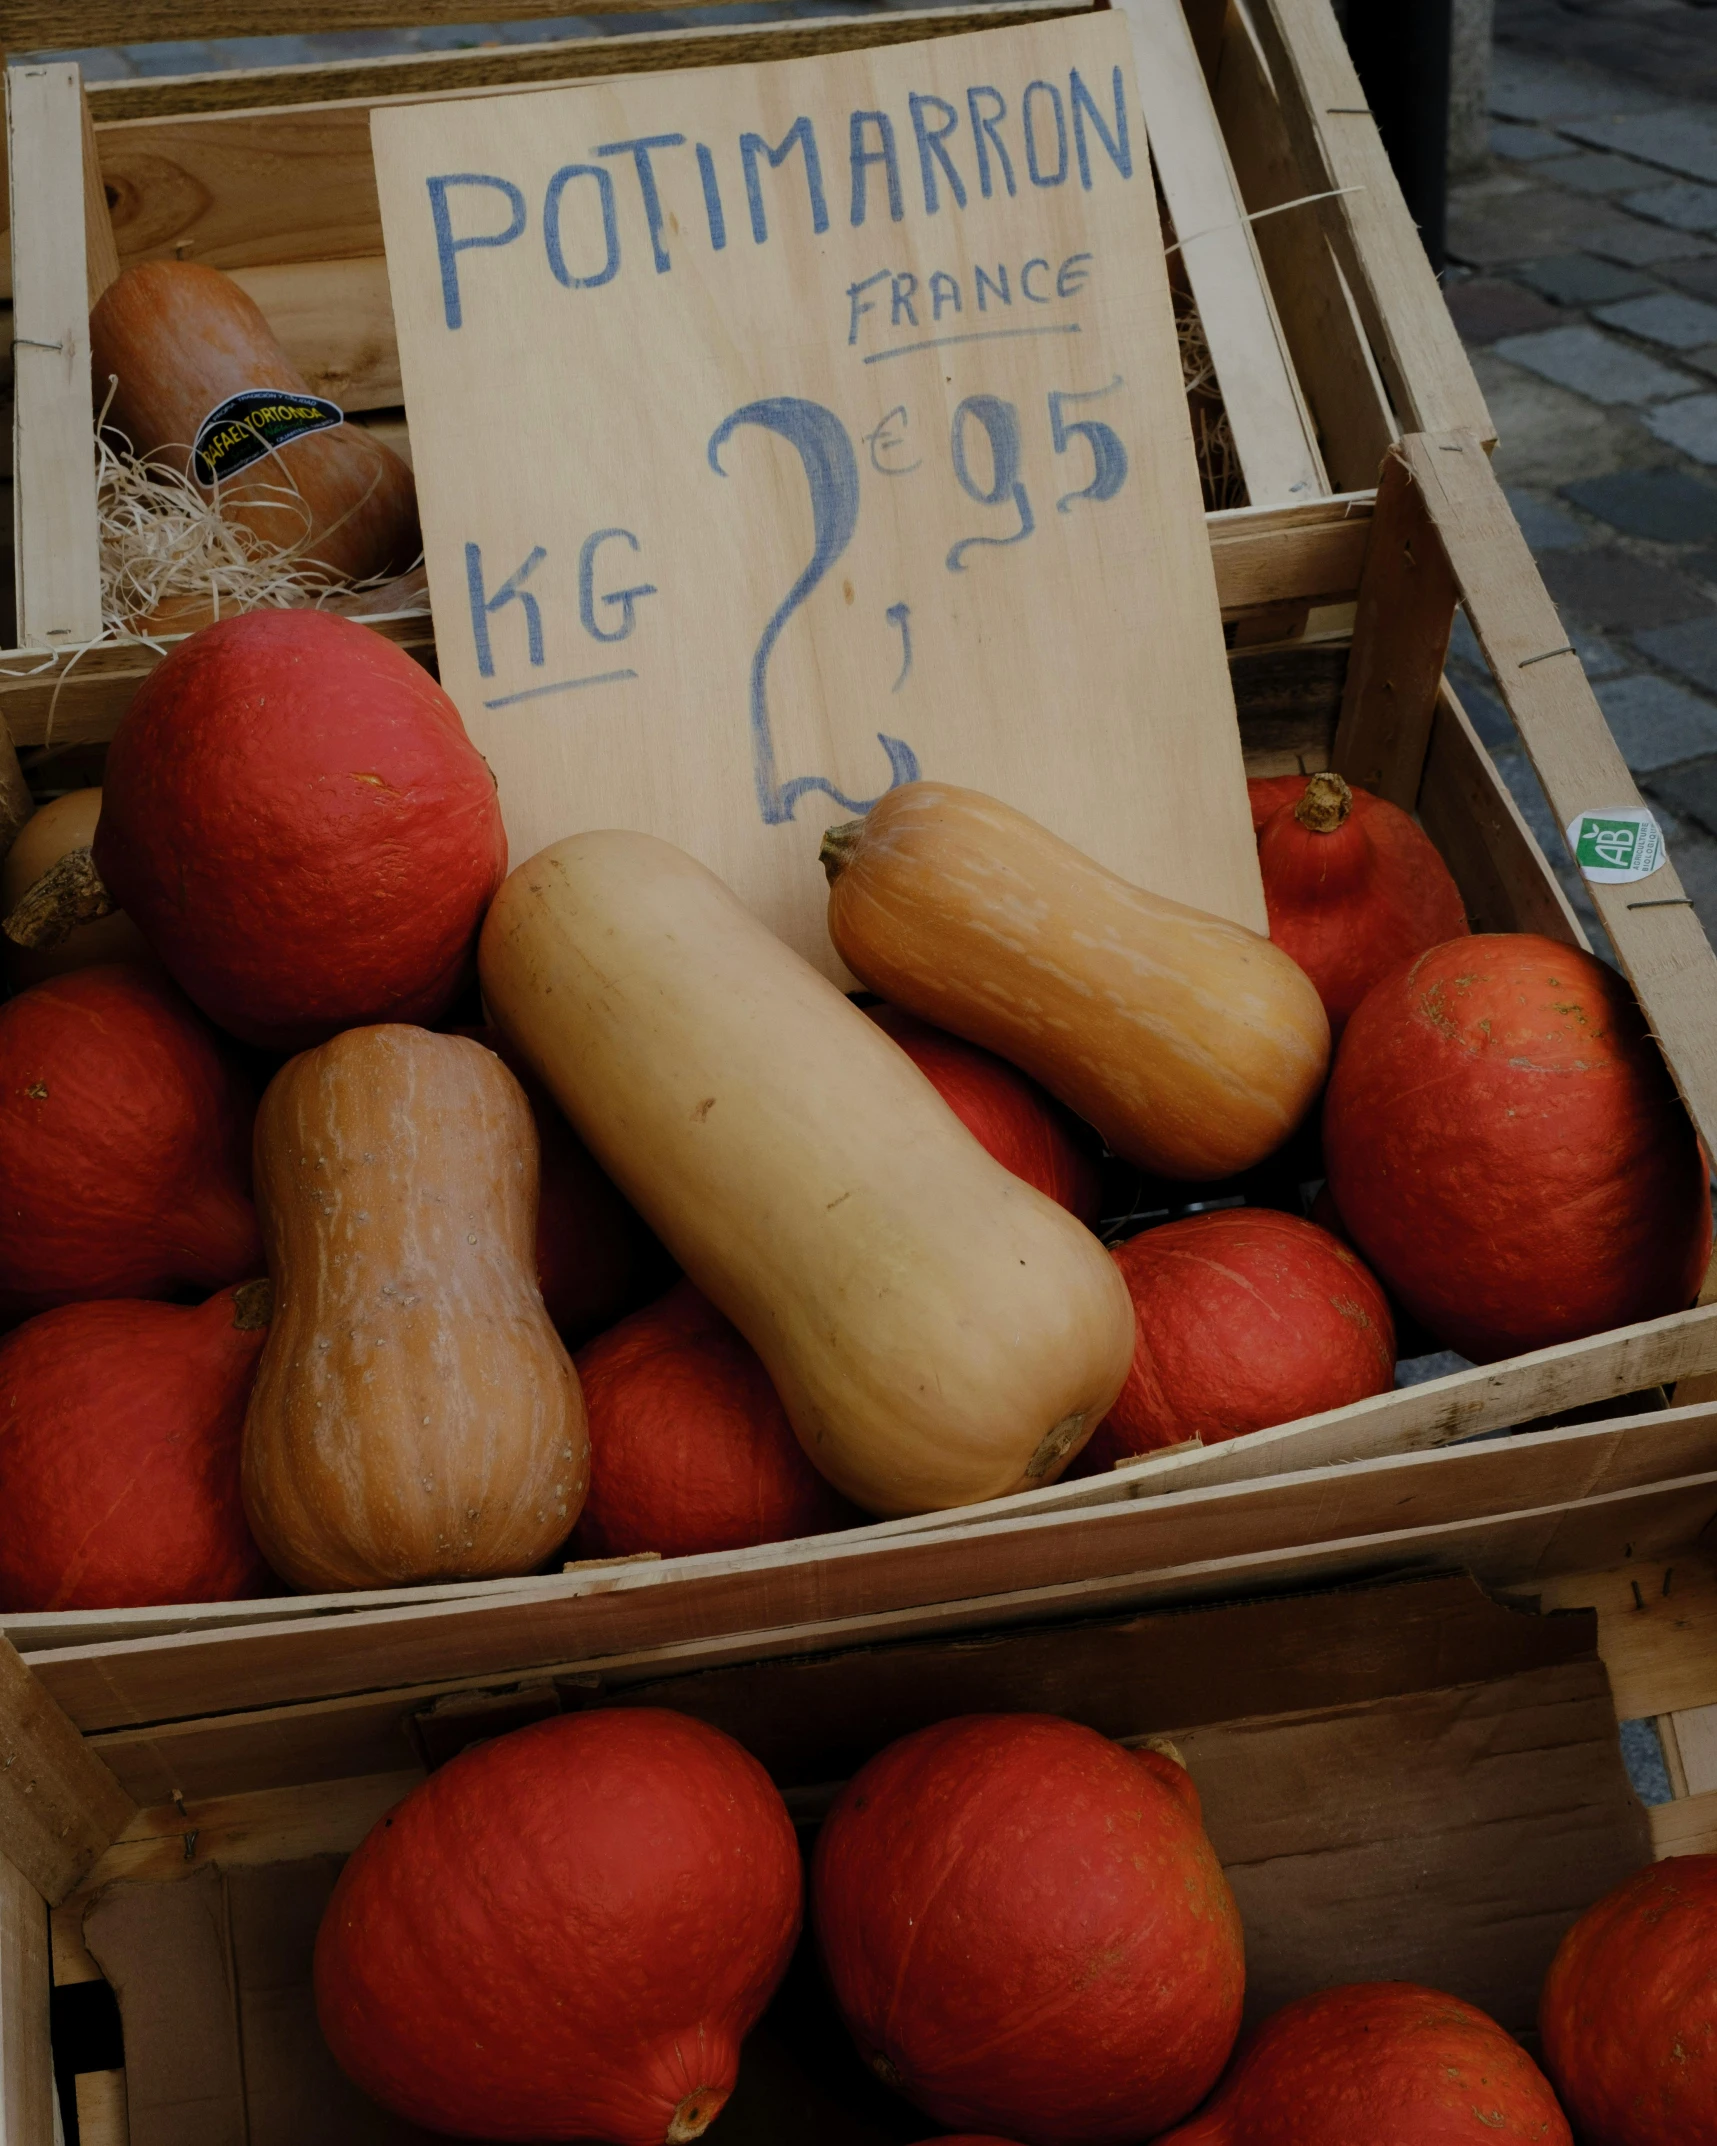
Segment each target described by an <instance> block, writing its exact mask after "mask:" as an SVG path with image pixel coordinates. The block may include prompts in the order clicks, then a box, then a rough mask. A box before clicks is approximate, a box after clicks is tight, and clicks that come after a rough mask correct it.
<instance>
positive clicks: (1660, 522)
mask: <svg viewBox="0 0 1717 2146" xmlns="http://www.w3.org/2000/svg"><path fill="white" fill-rule="evenodd" d="M1562 496H1563V498H1564V499H1569V500H1572V501H1573V503H1574V505H1575V506H1577V507H1584V508H1585V510H1586V512H1587V513H1588V514H1595V515H1597V516H1598V518H1599V519H1600V520H1601V521H1606V522H1608V523H1609V524H1610V526H1611V527H1612V528H1613V529H1620V530H1622V531H1623V532H1624V533H1625V534H1626V535H1628V536H1636V537H1648V538H1649V539H1650V540H1651V541H1652V542H1653V543H1654V544H1704V543H1709V542H1717V487H1714V486H1712V485H1709V484H1701V483H1700V481H1699V479H1698V478H1697V477H1690V476H1689V475H1688V474H1687V472H1686V471H1685V470H1680V469H1626V470H1614V471H1612V472H1611V473H1610V474H1609V475H1608V476H1604V477H1582V478H1580V479H1578V481H1577V482H1575V483H1573V484H1565V485H1564V486H1563V487H1562Z"/></svg>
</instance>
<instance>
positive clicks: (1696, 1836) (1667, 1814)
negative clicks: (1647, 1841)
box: [1646, 1794, 1717, 1862]
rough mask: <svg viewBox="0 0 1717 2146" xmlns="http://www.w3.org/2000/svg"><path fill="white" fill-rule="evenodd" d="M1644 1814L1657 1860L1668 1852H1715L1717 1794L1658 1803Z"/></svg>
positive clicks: (1671, 1853) (1716, 1845) (1716, 1842)
mask: <svg viewBox="0 0 1717 2146" xmlns="http://www.w3.org/2000/svg"><path fill="white" fill-rule="evenodd" d="M1646 1817H1647V1819H1648V1821H1649V1822H1650V1825H1651V1845H1652V1853H1653V1854H1654V1855H1655V1856H1656V1857H1657V1859H1658V1860H1659V1862H1661V1861H1662V1860H1663V1858H1664V1857H1665V1856H1669V1855H1717V1794H1706V1795H1703V1796H1689V1797H1687V1798H1686V1799H1685V1800H1684V1801H1682V1802H1679V1803H1660V1804H1658V1805H1657V1807H1656V1808H1655V1809H1654V1810H1650V1811H1647V1813H1646Z"/></svg>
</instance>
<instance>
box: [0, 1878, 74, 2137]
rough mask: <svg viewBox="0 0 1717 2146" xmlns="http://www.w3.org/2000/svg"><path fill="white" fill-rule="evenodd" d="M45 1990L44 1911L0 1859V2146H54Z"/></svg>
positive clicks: (37, 1897) (35, 1895)
mask: <svg viewBox="0 0 1717 2146" xmlns="http://www.w3.org/2000/svg"><path fill="white" fill-rule="evenodd" d="M48 1991H49V1980H48V1911H47V1909H46V1908H45V1907H44V1906H43V1905H42V1900H41V1896H40V1895H39V1894H38V1893H37V1891H36V1889H35V1888H34V1886H32V1885H31V1883H30V1882H29V1880H28V1879H27V1878H26V1877H25V1876H24V1875H23V1873H22V1872H21V1871H19V1870H18V1869H16V1868H15V1867H14V1866H13V1865H12V1864H11V1863H9V1862H7V1860H6V1858H5V1857H4V1856H3V1855H0V2146H58V2141H59V2138H60V2127H59V2121H58V2117H59V2111H58V2108H57V2106H56V2104H55V2099H54V2057H53V2049H52V2047H51V2045H50V2042H49V2039H48Z"/></svg>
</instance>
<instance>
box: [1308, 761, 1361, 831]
mask: <svg viewBox="0 0 1717 2146" xmlns="http://www.w3.org/2000/svg"><path fill="white" fill-rule="evenodd" d="M1352 810H1353V792H1352V791H1351V790H1350V789H1349V788H1348V786H1347V784H1346V783H1345V782H1343V781H1342V779H1341V777H1340V776H1339V775H1314V776H1313V777H1312V779H1311V781H1310V782H1308V783H1307V784H1306V787H1305V794H1304V795H1303V796H1302V797H1301V799H1300V801H1299V803H1298V804H1297V805H1296V806H1295V807H1294V817H1295V819H1296V820H1298V821H1299V823H1300V825H1301V826H1302V827H1304V828H1307V829H1309V831H1310V832H1311V833H1312V834H1314V835H1333V834H1334V833H1335V831H1336V829H1337V828H1338V827H1339V826H1340V825H1341V824H1342V822H1343V821H1344V820H1345V819H1346V818H1347V816H1348V814H1349V813H1350V812H1351V811H1352Z"/></svg>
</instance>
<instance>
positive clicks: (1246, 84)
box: [1195, 7, 1400, 491]
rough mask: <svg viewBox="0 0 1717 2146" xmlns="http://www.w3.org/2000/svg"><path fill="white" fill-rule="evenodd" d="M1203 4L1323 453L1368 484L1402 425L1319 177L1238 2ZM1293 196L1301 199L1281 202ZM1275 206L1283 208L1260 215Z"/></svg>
mask: <svg viewBox="0 0 1717 2146" xmlns="http://www.w3.org/2000/svg"><path fill="white" fill-rule="evenodd" d="M1204 14H1205V19H1206V20H1207V21H1212V20H1214V21H1216V22H1217V23H1218V25H1219V28H1218V35H1219V37H1220V47H1219V50H1218V53H1217V65H1216V79H1215V92H1214V94H1215V98H1216V111H1217V116H1218V118H1219V119H1220V121H1221V123H1222V130H1223V134H1224V137H1225V139H1226V141H1227V144H1228V153H1229V156H1230V158H1231V159H1232V161H1233V165H1234V172H1235V176H1236V178H1237V180H1238V181H1239V185H1240V191H1241V194H1242V197H1243V198H1244V201H1245V205H1246V207H1247V209H1248V210H1249V211H1251V212H1253V214H1254V216H1255V217H1256V218H1257V220H1256V221H1255V222H1254V223H1253V225H1252V235H1253V238H1254V240H1255V242H1256V245H1257V249H1258V253H1259V256H1260V258H1261V259H1262V261H1263V264H1264V269H1265V273H1266V275H1267V277H1268V279H1269V289H1270V293H1271V297H1272V299H1273V300H1274V303H1275V307H1276V311H1277V313H1278V315H1279V316H1280V319H1281V324H1282V328H1283V331H1284V332H1285V334H1286V337H1287V343H1288V349H1289V352H1290V354H1291V362H1292V363H1293V365H1294V368H1295V370H1296V372H1297V374H1298V377H1299V381H1300V384H1301V386H1302V387H1303V388H1304V390H1305V396H1306V400H1307V401H1308V402H1309V404H1310V405H1311V409H1312V414H1313V416H1314V418H1315V419H1316V421H1317V430H1318V443H1319V446H1320V447H1321V449H1322V452H1323V458H1324V462H1325V464H1326V466H1327V468H1328V471H1329V475H1330V478H1331V480H1332V481H1333V483H1334V484H1335V485H1336V486H1337V488H1338V489H1339V490H1341V491H1355V490H1358V489H1360V488H1361V487H1369V486H1371V485H1374V484H1375V483H1376V482H1377V470H1378V465H1379V464H1380V463H1381V461H1382V459H1383V456H1384V453H1385V452H1386V450H1387V449H1388V446H1389V443H1390V441H1391V440H1393V439H1394V438H1395V436H1396V433H1397V431H1398V430H1399V429H1400V428H1399V427H1398V426H1397V424H1396V422H1395V416H1394V413H1393V411H1391V409H1390V407H1389V398H1388V396H1387V395H1386V394H1385V392H1384V388H1383V382H1382V379H1381V378H1380V377H1379V374H1378V371H1377V366H1376V364H1375V362H1374V360H1373V358H1372V355H1371V351H1370V347H1369V345H1368V344H1367V342H1366V339H1365V331H1364V329H1363V327H1362V326H1361V324H1360V320H1359V315H1358V313H1357V311H1356V310H1355V308H1354V304H1353V298H1352V294H1351V293H1350V292H1349V290H1348V287H1347V282H1346V279H1345V278H1344V277H1343V275H1342V273H1341V269H1340V267H1339V265H1338V264H1337V262H1336V259H1335V256H1334V255H1333V254H1332V253H1331V251H1330V246H1329V240H1328V239H1327V238H1326V237H1325V235H1324V218H1323V216H1322V214H1321V213H1320V211H1319V208H1318V206H1317V204H1315V203H1313V202H1311V201H1308V200H1307V198H1306V197H1307V196H1308V195H1310V194H1315V193H1316V192H1317V191H1318V182H1317V181H1316V180H1309V179H1308V178H1307V177H1306V175H1305V172H1304V171H1303V169H1302V168H1301V166H1300V164H1299V162H1298V160H1297V159H1296V157H1295V155H1294V151H1293V145H1292V143H1291V141H1290V140H1289V136H1288V129H1287V123H1286V121H1285V120H1284V119H1283V116H1282V110H1281V106H1280V105H1279V104H1278V103H1277V101H1276V94H1275V90H1274V88H1273V87H1272V85H1271V82H1270V75H1269V69H1268V68H1267V67H1266V66H1265V64H1264V57H1263V54H1262V53H1261V52H1260V51H1259V49H1258V41H1257V38H1256V36H1255V34H1254V33H1253V30H1252V27H1251V24H1250V23H1249V22H1248V21H1247V19H1246V18H1245V16H1243V15H1242V14H1241V13H1240V11H1239V10H1238V9H1237V8H1233V7H1212V8H1207V9H1206V10H1205V11H1204ZM1196 34H1197V33H1196V26H1195V35H1196ZM1290 202H1294V203H1299V204H1300V206H1299V207H1295V208H1285V209H1283V208H1282V205H1283V204H1284V203H1290ZM1269 209H1282V213H1281V214H1279V215H1258V212H1259V211H1262V210H1269Z"/></svg>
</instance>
